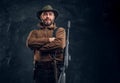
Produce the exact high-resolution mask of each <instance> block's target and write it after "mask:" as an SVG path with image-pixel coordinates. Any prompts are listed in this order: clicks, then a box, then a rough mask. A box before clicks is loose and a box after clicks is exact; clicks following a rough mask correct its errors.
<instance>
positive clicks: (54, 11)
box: [37, 5, 58, 19]
mask: <svg viewBox="0 0 120 83" xmlns="http://www.w3.org/2000/svg"><path fill="white" fill-rule="evenodd" d="M45 11H52V12H53V13H54V14H55V18H57V16H58V11H57V10H56V9H53V7H52V6H51V5H46V6H44V7H43V8H42V10H40V11H38V12H37V17H38V18H39V19H40V15H41V14H42V12H45Z"/></svg>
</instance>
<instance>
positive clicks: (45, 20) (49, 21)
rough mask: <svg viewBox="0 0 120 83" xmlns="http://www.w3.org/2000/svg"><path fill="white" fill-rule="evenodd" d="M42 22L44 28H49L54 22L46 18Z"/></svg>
mask: <svg viewBox="0 0 120 83" xmlns="http://www.w3.org/2000/svg"><path fill="white" fill-rule="evenodd" d="M42 22H43V24H44V25H45V26H50V25H51V24H53V23H54V21H53V20H51V19H49V18H46V19H44V20H42Z"/></svg>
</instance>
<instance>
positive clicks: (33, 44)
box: [26, 28, 66, 51]
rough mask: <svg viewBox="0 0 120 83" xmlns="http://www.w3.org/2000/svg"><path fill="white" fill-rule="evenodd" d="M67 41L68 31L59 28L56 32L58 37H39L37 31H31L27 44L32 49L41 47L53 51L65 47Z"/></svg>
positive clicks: (43, 49) (40, 48) (42, 49)
mask: <svg viewBox="0 0 120 83" xmlns="http://www.w3.org/2000/svg"><path fill="white" fill-rule="evenodd" d="M65 42H66V33H65V30H64V29H63V28H59V29H58V31H57V32H56V38H54V37H52V38H44V37H43V38H38V37H37V34H36V31H35V30H33V31H31V32H30V34H29V36H28V38H27V41H26V44H27V46H28V47H30V48H31V49H39V50H41V51H51V50H55V49H63V48H64V47H65Z"/></svg>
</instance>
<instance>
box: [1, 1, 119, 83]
mask: <svg viewBox="0 0 120 83" xmlns="http://www.w3.org/2000/svg"><path fill="white" fill-rule="evenodd" d="M46 4H50V5H52V6H53V7H55V8H56V9H58V10H59V12H60V15H59V17H58V19H57V20H56V22H57V25H58V26H63V27H65V28H66V27H67V21H68V20H71V29H70V54H71V57H72V60H71V62H70V64H69V68H68V70H67V83H120V71H119V57H118V53H120V52H119V50H118V48H119V47H118V43H119V36H120V31H119V28H118V24H117V23H118V22H119V21H117V20H119V18H118V15H119V14H118V11H119V7H118V6H119V5H118V3H117V1H115V0H114V1H112V0H111V1H110V0H108V1H107V0H104V1H102V0H71V1H69V0H1V1H0V83H33V80H32V78H33V77H32V73H33V72H32V68H33V65H32V60H33V54H32V52H31V50H30V49H28V48H26V46H25V41H26V38H27V36H28V33H29V32H30V31H31V30H32V29H36V28H37V27H36V25H37V23H38V21H39V20H38V19H37V17H36V12H37V11H38V10H40V9H41V8H42V7H43V6H44V5H46Z"/></svg>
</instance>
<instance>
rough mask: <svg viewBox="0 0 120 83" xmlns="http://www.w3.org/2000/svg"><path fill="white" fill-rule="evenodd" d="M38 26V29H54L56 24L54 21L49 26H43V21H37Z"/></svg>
mask: <svg viewBox="0 0 120 83" xmlns="http://www.w3.org/2000/svg"><path fill="white" fill-rule="evenodd" d="M38 27H39V28H40V29H46V28H47V29H55V28H56V24H55V23H53V24H52V25H51V26H44V25H43V23H38Z"/></svg>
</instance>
